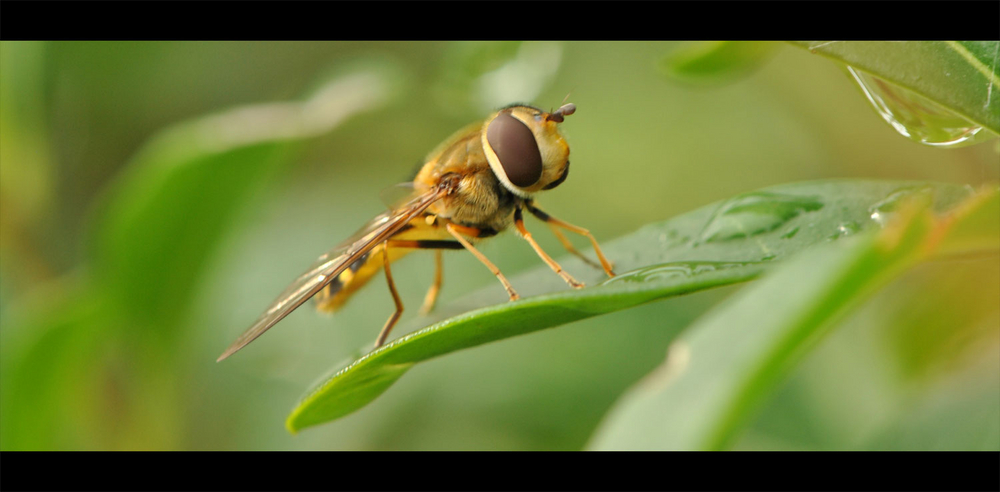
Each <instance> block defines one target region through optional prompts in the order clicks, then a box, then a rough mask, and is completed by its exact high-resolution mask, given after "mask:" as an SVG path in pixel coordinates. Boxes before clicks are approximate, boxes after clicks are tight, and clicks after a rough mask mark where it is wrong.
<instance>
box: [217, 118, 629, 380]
mask: <svg viewBox="0 0 1000 492" xmlns="http://www.w3.org/2000/svg"><path fill="white" fill-rule="evenodd" d="M575 111H576V106H575V105H574V104H572V103H570V104H563V105H562V106H561V107H560V108H559V109H557V110H556V111H554V112H545V111H543V110H541V109H538V108H536V107H533V106H527V105H522V104H513V105H510V106H507V107H505V108H502V109H500V110H499V111H497V112H495V113H493V114H492V115H490V117H489V118H487V119H486V120H485V121H482V122H479V123H475V124H472V125H470V126H468V127H466V128H463V129H462V130H459V131H458V132H456V133H455V134H454V135H452V136H451V137H450V138H448V139H447V140H445V142H444V143H442V144H441V145H439V146H438V147H437V148H436V149H434V151H432V152H431V153H430V154H429V155H428V157H427V159H426V160H425V161H424V164H423V166H422V167H421V169H420V171H419V172H418V173H417V176H416V178H415V179H414V180H413V182H412V183H408V184H407V185H406V186H412V194H411V195H410V196H409V197H408V199H407V200H404V201H403V202H402V205H398V206H395V207H394V208H393V209H391V210H390V211H388V212H385V213H383V214H381V215H379V216H377V217H375V218H374V219H372V220H371V221H370V222H368V224H366V225H365V226H364V227H362V228H361V229H360V230H359V231H358V232H357V233H355V234H354V235H353V236H352V237H350V238H349V239H347V240H346V241H344V242H343V243H341V244H340V245H338V246H337V247H335V248H333V249H332V250H330V251H329V252H327V253H326V254H324V255H323V256H320V257H319V259H318V260H317V261H316V262H315V263H314V264H313V265H312V267H310V268H309V270H308V271H306V272H305V273H303V274H302V275H300V276H299V277H298V278H297V279H295V281H294V282H293V283H292V284H291V285H289V286H288V288H287V289H285V291H284V292H282V293H281V295H280V296H278V298H277V299H275V300H274V302H273V303H271V306H270V307H268V308H267V310H266V311H264V314H262V315H261V316H260V318H258V319H257V321H256V322H255V323H254V324H253V325H252V326H251V327H250V328H249V329H247V331H246V332H244V333H243V334H242V335H241V336H240V337H239V338H238V339H236V341H235V342H233V344H232V345H231V346H230V347H229V348H228V349H226V351H225V352H223V354H222V355H221V356H220V357H219V358H218V360H219V361H221V360H223V359H225V358H226V357H229V356H230V355H232V354H233V353H235V352H236V351H237V350H239V349H241V348H243V347H244V346H246V345H247V344H248V343H250V342H252V341H253V340H254V339H256V338H257V337H259V336H260V335H261V334H263V333H264V332H265V331H267V330H268V329H269V328H271V327H272V326H274V325H275V324H276V323H277V322H278V321H281V319H282V318H284V317H285V316H287V315H288V314H289V313H291V312H292V311H294V310H295V309H296V308H298V307H299V306H301V305H302V304H303V303H304V302H306V301H307V300H309V298H312V297H315V298H316V301H317V309H319V310H320V311H327V312H332V311H334V310H336V309H338V308H340V307H341V306H342V305H343V304H344V303H345V302H346V301H347V300H348V298H349V297H350V296H351V294H353V293H354V292H356V291H357V290H358V289H359V288H361V287H362V286H363V285H365V284H366V283H367V282H368V281H369V280H370V279H371V278H373V277H374V276H375V275H376V274H377V273H379V270H382V271H384V272H385V278H386V282H387V283H388V286H389V292H390V293H391V294H392V298H393V301H394V302H395V304H396V311H395V312H394V313H393V314H392V316H390V317H389V320H388V321H386V323H385V326H384V327H383V328H382V331H381V332H380V333H379V335H378V338H377V339H376V341H375V347H376V348H377V347H379V346H381V345H382V344H383V343H384V342H385V340H386V337H388V335H389V331H390V330H391V329H392V327H393V325H395V324H396V321H397V320H399V317H400V315H401V314H402V312H403V303H402V301H401V300H400V299H399V294H398V293H397V292H396V286H395V284H394V283H393V280H392V272H391V270H390V267H389V264H390V263H392V262H393V261H395V260H397V259H399V258H401V257H402V256H403V255H405V254H407V253H409V252H410V251H412V250H414V249H431V250H435V260H436V262H435V263H436V268H435V278H434V282H433V284H432V285H431V287H430V290H428V292H427V296H426V298H425V299H424V305H423V308H422V310H421V311H424V312H426V311H429V310H430V309H432V308H433V306H434V303H435V301H436V299H437V295H438V292H439V291H440V289H441V277H442V259H441V251H442V250H445V249H466V250H468V251H469V252H470V253H472V254H473V255H475V256H476V258H478V259H479V261H481V262H482V263H483V264H484V265H486V267H487V268H488V269H489V270H490V271H491V272H492V273H493V275H495V276H496V277H497V279H499V280H500V283H501V284H503V287H504V289H506V290H507V294H508V296H509V297H510V300H511V301H514V300H517V299H518V298H519V296H518V295H517V292H515V291H514V287H513V286H511V284H510V282H508V281H507V278H506V277H504V275H503V274H502V273H500V269H498V268H497V267H496V266H495V265H494V264H493V263H492V262H490V260H488V259H487V258H486V257H485V256H483V254H482V253H480V252H479V250H477V249H476V248H475V246H474V245H473V244H474V243H475V242H477V241H478V240H479V239H482V238H487V237H490V236H494V235H496V234H497V233H499V232H500V231H503V230H504V229H507V228H508V227H510V226H511V224H513V225H514V226H515V228H516V229H517V232H518V233H519V235H520V236H521V237H523V238H524V239H525V240H526V241H527V242H528V243H529V244H530V245H531V247H532V248H534V250H535V252H536V253H538V256H540V257H541V259H542V260H543V261H544V262H545V263H546V264H547V265H549V267H551V268H552V270H553V271H555V273H556V274H558V275H559V276H560V277H562V278H563V280H565V281H566V283H567V284H569V285H570V286H571V287H573V288H581V287H583V283H581V282H578V281H576V279H574V278H573V277H572V276H570V274H569V273H567V272H566V271H564V270H563V269H562V267H561V266H559V264H558V263H556V262H555V261H554V260H553V259H552V258H551V257H550V256H549V255H548V254H546V253H545V251H543V250H542V248H541V247H540V246H539V245H538V243H537V242H535V240H534V239H533V238H532V237H531V233H529V232H528V230H527V229H525V227H524V220H523V211H524V210H527V211H528V212H530V213H531V214H532V215H534V216H535V217H538V218H539V219H541V220H542V221H544V222H546V223H547V224H548V225H549V226H550V228H551V229H552V231H553V233H554V234H555V235H556V237H557V238H558V239H559V241H560V242H561V243H562V244H563V246H565V247H566V249H567V250H568V251H569V252H570V253H573V254H575V255H577V256H579V257H581V258H583V259H584V261H586V262H587V263H588V264H590V265H592V266H595V267H597V264H596V263H594V262H592V261H591V260H589V259H587V258H586V257H585V256H583V255H582V254H580V253H579V252H578V251H577V250H576V249H574V248H573V245H572V244H571V243H570V242H569V240H568V239H566V236H564V235H563V234H562V232H561V231H560V229H566V230H569V231H572V232H575V233H577V234H581V235H583V236H586V237H587V238H588V239H590V242H591V243H592V244H593V246H594V251H595V253H596V254H597V258H598V259H599V260H600V267H599V268H603V269H604V271H605V272H606V273H607V274H608V276H614V272H612V270H611V264H610V263H609V262H608V260H607V259H606V258H605V257H604V254H603V252H602V251H601V248H600V246H598V244H597V240H596V239H594V236H593V235H592V234H591V233H590V232H589V231H588V230H586V229H584V228H582V227H577V226H575V225H572V224H569V223H566V222H563V221H561V220H559V219H556V218H555V217H552V216H551V215H548V214H547V213H545V212H543V211H542V210H540V209H539V208H538V207H537V206H535V203H534V201H533V199H532V196H533V195H534V194H535V193H537V192H539V191H543V190H551V189H552V188H555V187H556V186H559V185H560V184H562V182H563V181H565V180H566V176H567V175H568V174H569V145H567V143H566V141H565V139H564V138H563V136H562V134H561V133H560V131H559V126H558V124H559V123H562V122H563V119H564V118H565V117H566V116H568V115H571V114H573V113H574V112H575Z"/></svg>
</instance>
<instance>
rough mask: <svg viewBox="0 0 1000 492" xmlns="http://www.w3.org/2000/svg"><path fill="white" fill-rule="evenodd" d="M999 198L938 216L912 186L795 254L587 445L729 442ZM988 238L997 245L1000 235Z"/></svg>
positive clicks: (703, 329) (713, 322)
mask: <svg viewBox="0 0 1000 492" xmlns="http://www.w3.org/2000/svg"><path fill="white" fill-rule="evenodd" d="M997 197H998V194H997V192H996V190H993V191H991V192H989V193H986V194H983V195H980V196H975V197H973V198H972V199H970V200H969V201H968V202H967V203H964V204H963V205H962V206H961V207H959V208H958V209H956V210H955V211H954V212H952V213H950V214H949V215H947V216H945V217H943V218H940V219H939V218H936V217H934V216H933V215H932V214H930V213H928V211H927V205H928V203H929V197H928V196H927V195H926V194H921V193H914V194H912V195H911V199H910V200H907V201H905V202H904V203H903V204H902V205H901V206H900V207H899V210H898V211H897V213H896V216H895V217H894V218H893V219H892V221H891V222H890V224H889V225H888V226H887V227H886V229H884V230H881V231H877V232H875V231H872V232H870V233H866V234H862V235H860V236H859V237H856V238H849V239H845V240H843V241H839V242H837V243H833V244H827V245H822V246H821V247H817V248H813V249H811V250H809V251H805V252H803V253H802V254H801V255H798V256H796V257H795V258H794V259H792V260H789V262H788V263H787V264H785V265H783V266H781V267H780V268H777V269H775V271H774V272H773V273H771V274H770V275H768V276H767V277H765V278H764V279H762V280H761V281H760V282H759V283H758V284H757V285H755V286H754V287H753V288H751V289H749V290H745V291H743V292H741V293H740V295H739V296H737V297H736V298H734V299H731V300H730V301H729V302H727V303H726V304H724V305H723V306H720V307H719V308H718V309H716V310H714V311H713V312H712V313H710V314H709V315H708V316H707V317H706V318H704V319H702V320H701V321H699V322H697V323H696V324H695V325H694V326H692V327H691V328H689V329H688V330H687V331H686V333H685V335H683V336H682V337H681V339H680V340H679V341H677V342H675V343H674V345H672V346H671V350H670V352H669V354H668V356H667V360H666V362H665V363H664V364H663V365H662V366H661V368H660V369H659V370H657V371H655V372H654V373H653V374H652V375H651V376H650V377H648V378H647V379H646V380H645V381H643V382H642V383H640V384H639V385H637V386H636V387H635V388H633V389H632V390H631V391H630V392H629V393H628V394H627V395H626V396H625V397H623V398H622V400H621V401H620V402H619V403H618V404H617V405H616V407H615V408H614V409H613V410H612V411H611V412H610V413H609V416H608V417H607V420H606V421H605V422H604V424H603V425H602V426H601V428H600V429H599V430H598V432H597V433H596V435H595V438H594V440H593V442H592V443H591V448H592V449H603V450H614V449H658V450H659V449H683V450H716V449H723V448H725V447H726V446H727V445H728V444H730V443H731V442H732V441H733V439H734V437H735V436H736V434H737V432H738V431H739V430H740V429H741V427H742V425H743V424H744V423H746V421H747V420H748V419H749V417H750V416H751V415H752V414H753V411H754V410H755V408H756V407H757V405H758V404H759V403H760V402H761V401H762V400H763V399H764V398H765V397H766V396H767V395H768V394H769V393H770V390H771V389H772V388H773V387H774V386H775V385H776V384H777V382H778V381H780V379H781V376H782V375H783V374H784V373H786V372H787V371H788V369H789V368H790V367H791V366H793V365H794V363H795V362H796V361H797V360H799V359H800V358H801V357H802V356H803V355H804V354H805V353H807V352H808V351H809V349H810V348H812V347H814V346H815V345H816V344H817V342H818V341H819V340H820V339H821V338H822V337H823V336H824V335H825V334H826V333H828V332H829V331H830V330H831V329H832V327H833V326H834V325H833V321H835V320H836V319H838V318H839V317H840V316H842V315H843V314H845V313H847V312H848V311H849V310H850V309H851V308H852V307H854V306H856V305H857V304H858V303H860V302H861V301H862V300H864V299H866V298H867V297H868V296H869V295H871V294H872V293H874V292H875V291H876V290H877V289H878V288H879V287H881V286H882V285H884V284H886V283H887V282H888V281H889V280H891V279H893V278H894V277H896V276H897V275H898V274H900V273H902V272H903V271H905V270H906V269H907V268H909V267H911V266H913V265H914V264H915V263H917V262H919V261H921V260H924V259H926V258H928V257H929V256H930V255H931V254H932V253H933V252H935V250H936V249H937V248H938V246H940V244H941V240H942V238H944V237H947V235H948V234H949V233H950V232H951V231H955V230H959V229H961V228H962V227H963V225H964V224H963V222H967V223H970V224H976V223H982V219H983V218H984V217H992V218H993V221H994V222H995V221H996V220H995V219H996V215H995V206H994V205H993V204H994V203H995V202H996V201H997ZM992 230H993V231H994V232H995V231H996V226H993V227H992ZM984 232H987V233H988V232H989V231H988V230H987V231H984ZM984 246H985V247H986V251H992V252H996V251H998V250H1000V236H998V235H996V234H994V235H993V241H992V242H991V243H990V244H988V245H985V244H984Z"/></svg>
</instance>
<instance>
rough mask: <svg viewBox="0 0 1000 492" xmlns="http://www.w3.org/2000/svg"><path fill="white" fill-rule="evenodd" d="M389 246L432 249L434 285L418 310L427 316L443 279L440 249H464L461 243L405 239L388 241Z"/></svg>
mask: <svg viewBox="0 0 1000 492" xmlns="http://www.w3.org/2000/svg"><path fill="white" fill-rule="evenodd" d="M389 246H392V247H394V248H416V249H434V250H437V251H435V252H434V260H435V261H434V264H435V270H434V283H433V284H431V288H430V289H428V290H427V295H426V296H425V297H424V305H423V306H422V307H421V308H420V314H427V313H429V312H431V310H432V309H434V304H435V303H436V302H437V296H438V293H439V292H441V282H442V277H443V274H442V273H443V268H444V260H443V259H442V258H441V250H442V249H465V246H463V245H462V243H459V242H455V241H443V240H434V239H417V240H405V239H390V240H389Z"/></svg>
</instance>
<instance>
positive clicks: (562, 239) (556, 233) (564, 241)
mask: <svg viewBox="0 0 1000 492" xmlns="http://www.w3.org/2000/svg"><path fill="white" fill-rule="evenodd" d="M546 224H547V225H548V226H549V229H551V230H552V234H553V235H554V236H555V237H556V239H558V240H559V242H560V243H562V245H563V247H564V248H566V251H569V252H570V254H572V255H574V256H576V257H577V258H580V260H582V261H583V262H584V263H586V264H588V265H590V266H592V267H594V268H596V269H598V270H601V269H602V268H603V267H601V264H600V263H597V262H595V261H594V260H591V259H590V258H587V257H586V256H584V255H583V253H581V252H579V251H577V250H576V247H574V246H573V243H571V242H569V239H566V235H565V234H563V233H562V231H560V230H559V228H558V227H556V226H554V225H552V224H548V223H546Z"/></svg>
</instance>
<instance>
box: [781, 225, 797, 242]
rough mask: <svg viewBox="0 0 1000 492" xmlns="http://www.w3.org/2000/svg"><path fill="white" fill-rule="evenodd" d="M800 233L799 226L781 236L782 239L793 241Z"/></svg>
mask: <svg viewBox="0 0 1000 492" xmlns="http://www.w3.org/2000/svg"><path fill="white" fill-rule="evenodd" d="M798 233H799V226H795V227H793V228H791V229H790V230H789V231H788V232H786V233H784V234H782V235H781V239H791V238H793V237H795V235H796V234H798Z"/></svg>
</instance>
